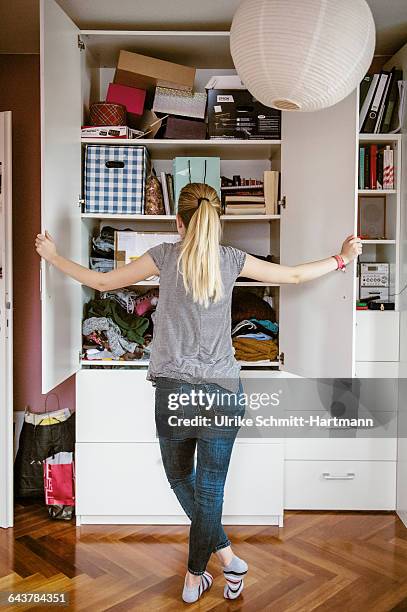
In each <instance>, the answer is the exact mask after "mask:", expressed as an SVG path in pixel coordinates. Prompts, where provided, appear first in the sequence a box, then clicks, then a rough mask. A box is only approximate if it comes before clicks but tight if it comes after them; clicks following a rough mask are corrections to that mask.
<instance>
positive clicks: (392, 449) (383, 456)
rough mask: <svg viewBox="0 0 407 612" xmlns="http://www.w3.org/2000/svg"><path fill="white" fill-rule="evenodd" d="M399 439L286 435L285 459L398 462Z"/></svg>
mask: <svg viewBox="0 0 407 612" xmlns="http://www.w3.org/2000/svg"><path fill="white" fill-rule="evenodd" d="M396 457H397V438H396V437H394V438H388V437H387V438H327V439H317V438H286V440H285V459H286V460H288V461H291V460H302V461H308V460H319V459H324V460H327V461H338V460H351V461H379V460H380V461H395V460H396Z"/></svg>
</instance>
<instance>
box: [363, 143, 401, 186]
mask: <svg viewBox="0 0 407 612" xmlns="http://www.w3.org/2000/svg"><path fill="white" fill-rule="evenodd" d="M385 166H386V167H387V171H386V172H385V170H384V168H385ZM358 188H359V189H361V190H363V189H377V190H386V189H387V190H388V189H394V152H393V150H392V149H391V147H390V145H382V146H380V145H379V144H370V145H363V146H360V147H359V177H358Z"/></svg>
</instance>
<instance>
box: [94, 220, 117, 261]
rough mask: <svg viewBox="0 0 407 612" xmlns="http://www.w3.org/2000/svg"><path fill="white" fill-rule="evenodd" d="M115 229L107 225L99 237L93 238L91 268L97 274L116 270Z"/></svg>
mask: <svg viewBox="0 0 407 612" xmlns="http://www.w3.org/2000/svg"><path fill="white" fill-rule="evenodd" d="M114 231H115V230H114V228H113V227H110V226H108V225H106V226H105V227H103V228H102V229H101V230H100V233H99V236H96V237H93V238H92V248H91V254H90V260H89V263H90V268H91V269H92V270H96V272H110V270H113V268H114Z"/></svg>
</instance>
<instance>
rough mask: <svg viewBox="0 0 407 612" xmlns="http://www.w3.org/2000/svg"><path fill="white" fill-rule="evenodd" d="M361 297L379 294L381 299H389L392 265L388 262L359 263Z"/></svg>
mask: <svg viewBox="0 0 407 612" xmlns="http://www.w3.org/2000/svg"><path fill="white" fill-rule="evenodd" d="M359 266H360V267H359V289H360V291H359V297H360V299H361V300H363V298H367V297H369V296H371V295H375V294H377V295H379V296H380V299H381V300H388V299H389V286H390V265H389V264H388V263H360V264H359Z"/></svg>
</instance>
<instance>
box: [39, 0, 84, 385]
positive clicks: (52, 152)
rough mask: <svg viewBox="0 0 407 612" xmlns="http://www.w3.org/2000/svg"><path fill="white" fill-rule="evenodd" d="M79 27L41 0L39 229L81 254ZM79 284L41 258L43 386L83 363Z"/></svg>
mask: <svg viewBox="0 0 407 612" xmlns="http://www.w3.org/2000/svg"><path fill="white" fill-rule="evenodd" d="M78 32H79V30H78V28H77V27H76V26H75V24H74V23H73V22H72V21H71V20H70V19H69V18H68V17H67V16H66V15H65V13H64V12H63V11H62V10H61V8H60V7H59V6H58V5H57V4H56V2H54V0H42V2H41V124H42V125H41V145H42V160H41V161H42V164H41V211H42V212H41V231H42V232H44V231H45V230H46V229H47V230H48V231H49V233H50V234H51V236H52V237H53V238H54V240H55V241H56V244H57V248H58V251H59V253H61V255H63V256H64V257H68V258H69V259H74V260H75V259H76V260H78V259H79V253H80V229H81V227H80V223H81V221H80V208H79V206H78V200H79V197H80V184H81V183H80V181H81V150H80V147H81V144H80V125H81V57H80V50H79V47H78ZM80 292H81V287H80V285H79V284H78V283H76V282H75V281H73V280H71V279H69V278H68V277H66V276H64V275H63V274H61V273H60V272H58V270H56V269H55V268H53V266H51V265H49V264H47V263H45V262H42V263H41V300H42V391H43V393H46V392H48V391H50V390H51V389H52V388H53V387H55V386H56V385H57V384H59V383H60V382H62V381H63V380H65V379H66V378H68V377H69V376H70V375H71V374H73V373H74V372H75V371H76V370H77V369H78V367H79V351H80V349H81V325H80V322H81V316H82V313H81V299H80V298H81V296H80Z"/></svg>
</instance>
